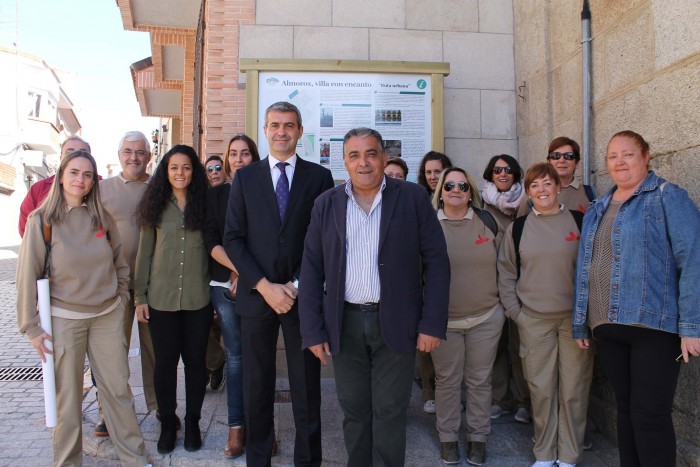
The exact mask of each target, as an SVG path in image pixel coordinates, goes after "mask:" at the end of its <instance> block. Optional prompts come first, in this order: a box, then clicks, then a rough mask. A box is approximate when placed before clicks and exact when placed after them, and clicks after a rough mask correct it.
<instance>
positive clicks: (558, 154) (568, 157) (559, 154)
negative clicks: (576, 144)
mask: <svg viewBox="0 0 700 467" xmlns="http://www.w3.org/2000/svg"><path fill="white" fill-rule="evenodd" d="M562 157H563V158H564V160H567V161H573V160H575V159H576V154H574V153H573V152H553V153H551V154H550V155H549V156H547V159H549V160H555V161H558V160H559V159H561V158H562Z"/></svg>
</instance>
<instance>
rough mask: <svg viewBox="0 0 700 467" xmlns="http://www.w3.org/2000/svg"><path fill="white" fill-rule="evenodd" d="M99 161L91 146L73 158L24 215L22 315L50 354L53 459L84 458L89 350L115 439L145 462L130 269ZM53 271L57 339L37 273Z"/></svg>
mask: <svg viewBox="0 0 700 467" xmlns="http://www.w3.org/2000/svg"><path fill="white" fill-rule="evenodd" d="M97 179H98V176H97V164H96V163H95V159H94V158H93V157H92V156H91V155H90V153H88V152H86V151H82V150H81V151H75V152H72V153H70V154H69V155H67V156H66V157H65V158H64V159H63V161H62V162H61V165H60V167H59V169H58V173H57V174H56V181H57V182H56V183H54V184H53V186H52V187H51V191H50V193H49V195H48V197H47V198H46V200H45V201H44V202H43V203H42V205H41V206H40V207H39V208H38V209H37V210H36V211H34V212H33V213H32V214H31V215H30V216H29V220H28V222H27V227H26V231H25V236H24V240H23V241H22V245H21V247H20V254H19V259H18V264H17V322H18V325H19V330H20V332H21V333H22V334H24V335H26V336H27V337H28V338H29V340H30V343H31V345H32V347H34V349H36V351H37V353H38V354H39V357H40V358H41V359H42V361H45V358H46V354H50V353H52V352H51V351H50V350H49V349H48V348H47V346H46V342H45V341H50V342H53V355H54V369H55V375H56V401H57V414H58V418H57V425H56V427H55V428H54V430H53V446H54V452H53V462H54V465H81V464H82V456H83V449H82V418H83V417H82V401H83V392H82V389H83V371H84V365H85V356H86V355H87V354H89V355H90V363H91V366H92V372H93V375H94V377H95V381H96V383H97V387H98V389H99V393H100V400H101V402H102V409H103V412H104V416H105V419H106V421H107V424H108V425H109V428H110V433H111V435H112V437H111V439H112V443H113V444H114V446H115V447H116V449H117V452H118V453H119V458H120V460H121V462H122V464H123V465H130V466H131V465H134V466H136V465H145V464H146V463H147V460H146V454H145V449H144V442H143V436H142V435H141V430H140V429H139V425H138V422H137V420H136V413H135V410H134V400H133V397H132V393H131V388H130V387H129V383H128V381H129V365H128V361H127V353H126V351H125V347H126V345H127V344H126V342H125V338H124V332H123V328H124V311H125V306H126V303H127V302H128V300H129V266H128V265H127V263H126V261H125V260H124V258H123V257H122V254H121V247H122V245H121V240H120V238H119V233H118V231H117V229H116V228H115V226H114V221H113V220H112V218H111V216H110V215H109V214H108V213H107V212H106V211H105V210H104V208H103V207H102V204H101V201H100V192H99V187H98V184H97ZM47 273H48V274H50V279H51V280H50V302H51V324H52V331H53V335H52V336H50V335H49V334H48V333H47V332H46V331H45V330H44V329H43V328H42V327H41V325H40V323H39V316H38V313H37V280H38V279H41V278H43V277H44V276H45V275H48V274H47Z"/></svg>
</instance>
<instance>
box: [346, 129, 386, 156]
mask: <svg viewBox="0 0 700 467" xmlns="http://www.w3.org/2000/svg"><path fill="white" fill-rule="evenodd" d="M368 136H371V137H372V138H374V139H376V140H377V143H379V148H380V149H381V150H382V152H384V138H382V135H381V133H379V132H378V131H377V130H375V129H372V128H353V129H352V130H350V131H348V132H347V133H346V134H345V138H343V157H345V145H346V144H347V142H348V141H350V138H367V137H368Z"/></svg>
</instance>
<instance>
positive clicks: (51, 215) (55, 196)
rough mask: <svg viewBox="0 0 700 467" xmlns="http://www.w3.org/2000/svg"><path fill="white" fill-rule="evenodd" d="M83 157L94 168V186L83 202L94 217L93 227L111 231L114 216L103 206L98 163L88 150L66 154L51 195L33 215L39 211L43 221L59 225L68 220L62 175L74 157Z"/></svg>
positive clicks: (91, 216) (50, 192)
mask: <svg viewBox="0 0 700 467" xmlns="http://www.w3.org/2000/svg"><path fill="white" fill-rule="evenodd" d="M78 157H82V158H83V159H87V160H88V161H89V162H90V164H91V165H92V170H93V174H94V175H93V177H94V178H93V182H94V183H93V184H92V188H91V189H90V191H89V192H88V194H87V195H85V196H84V198H83V202H84V203H85V206H86V207H87V211H88V214H89V215H90V218H91V219H92V228H93V229H95V230H97V229H98V228H99V227H102V228H103V229H104V230H105V232H109V229H110V228H111V227H112V224H113V220H112V217H111V216H110V215H109V213H107V211H105V209H104V208H103V207H102V200H101V198H100V189H99V183H98V175H97V163H96V162H95V159H94V158H93V157H92V155H91V154H90V153H89V152H87V151H82V150H81V151H74V152H71V153H70V154H68V155H66V157H65V158H64V159H63V160H62V161H61V165H60V166H59V167H58V173H57V174H56V178H55V179H54V182H53V185H52V186H51V190H50V191H49V195H48V196H47V197H46V199H45V200H44V202H43V203H41V205H40V206H39V207H38V208H37V209H36V210H35V211H34V212H32V214H31V215H34V214H35V213H37V212H39V213H41V214H42V217H43V219H42V220H43V222H44V223H45V224H48V225H59V224H61V223H62V222H64V221H65V220H66V217H67V216H68V205H67V204H66V198H65V196H64V194H63V186H62V185H61V177H62V176H63V173H64V172H65V170H66V167H67V166H68V164H69V163H70V161H72V160H73V159H76V158H78Z"/></svg>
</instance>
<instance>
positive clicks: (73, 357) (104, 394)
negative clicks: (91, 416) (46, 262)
mask: <svg viewBox="0 0 700 467" xmlns="http://www.w3.org/2000/svg"><path fill="white" fill-rule="evenodd" d="M51 323H52V327H53V342H54V368H55V372H56V406H57V410H58V423H57V425H56V427H55V428H54V430H53V456H54V465H56V466H80V465H82V460H83V452H82V451H83V448H82V427H83V424H82V420H83V413H82V401H83V369H84V366H85V356H86V353H89V354H90V360H91V362H93V363H94V365H93V366H92V371H93V375H94V377H95V380H96V382H97V388H98V390H99V393H100V399H101V400H102V406H103V410H104V415H105V420H106V422H107V426H109V430H110V434H111V439H112V443H113V444H114V446H115V447H116V449H117V452H118V453H119V459H120V460H121V463H122V465H124V466H143V465H145V464H147V463H148V462H147V460H146V455H145V447H144V442H143V435H142V434H141V430H140V429H139V425H138V422H137V421H136V412H135V409H134V399H133V396H132V393H131V388H130V387H129V366H128V360H127V355H126V352H125V351H124V347H125V342H124V333H123V332H120V331H121V330H122V329H123V326H124V306H123V305H120V306H119V307H118V308H117V309H115V310H114V311H112V312H110V313H107V314H106V315H102V316H98V317H95V318H87V319H65V318H58V317H53V318H52V319H51Z"/></svg>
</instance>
